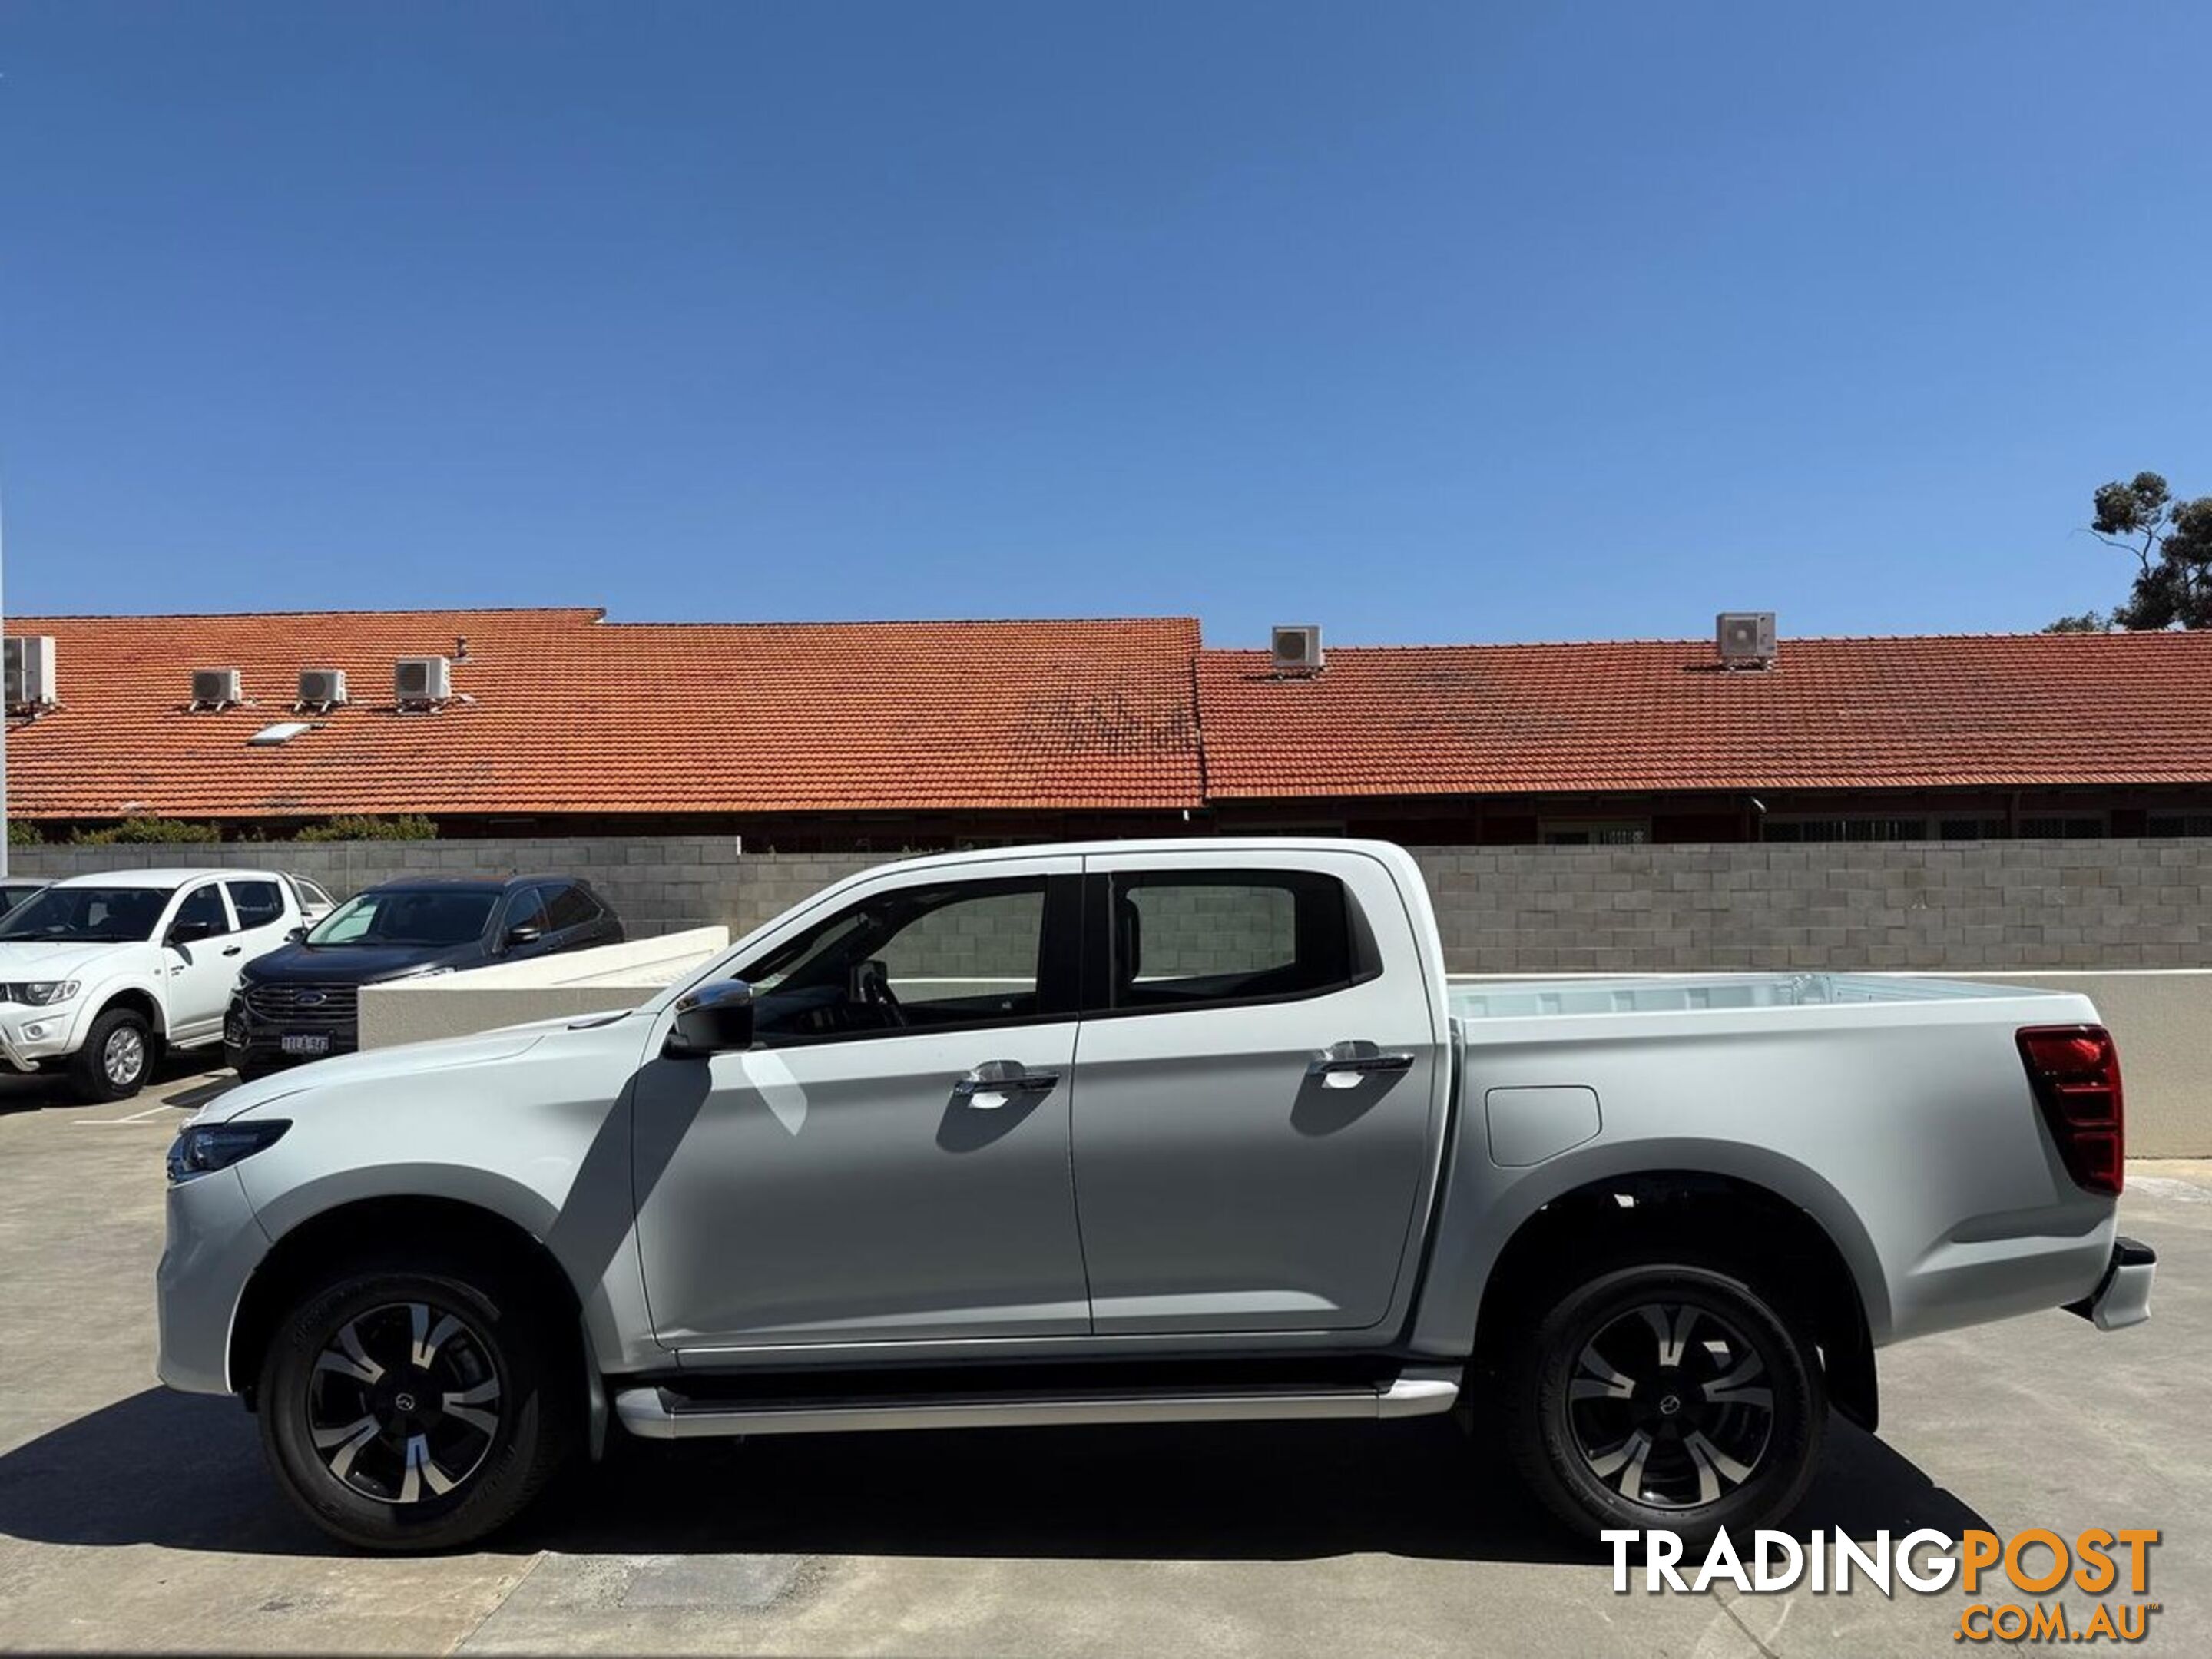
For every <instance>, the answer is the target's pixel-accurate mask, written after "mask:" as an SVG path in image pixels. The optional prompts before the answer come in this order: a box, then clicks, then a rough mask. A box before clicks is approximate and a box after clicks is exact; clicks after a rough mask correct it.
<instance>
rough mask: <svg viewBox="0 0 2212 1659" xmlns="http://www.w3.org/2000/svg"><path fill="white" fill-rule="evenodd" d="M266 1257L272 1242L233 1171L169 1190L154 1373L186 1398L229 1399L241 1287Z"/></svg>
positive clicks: (240, 1384)
mask: <svg viewBox="0 0 2212 1659" xmlns="http://www.w3.org/2000/svg"><path fill="white" fill-rule="evenodd" d="M268 1253H269V1235H268V1234H267V1233H266V1232H265V1231H263V1229H262V1225H261V1224H260V1222H259V1221H258V1220H256V1219H255V1218H254V1214H253V1205H252V1200H249V1199H248V1198H247V1197H246V1183H245V1182H244V1181H243V1180H242V1179H241V1178H240V1176H239V1173H238V1170H236V1168H231V1169H228V1170H212V1171H210V1173H208V1174H206V1175H204V1176H198V1177H197V1178H196V1179H194V1180H191V1181H186V1182H180V1183H179V1184H177V1185H174V1186H172V1187H171V1188H169V1198H168V1238H167V1249H164V1250H163V1251H162V1252H161V1266H160V1267H156V1268H155V1270H154V1312H155V1324H156V1326H157V1327H158V1328H159V1331H160V1339H159V1346H158V1349H157V1353H158V1357H157V1358H156V1359H155V1364H154V1374H155V1376H158V1377H160V1378H161V1381H162V1382H164V1383H167V1384H168V1385H169V1386H170V1387H171V1388H173V1389H183V1390H184V1391H185V1393H187V1394H231V1393H234V1392H236V1391H237V1389H240V1388H244V1387H246V1386H248V1385H249V1384H251V1383H252V1378H251V1377H240V1378H238V1379H237V1380H236V1383H235V1384H234V1382H233V1379H232V1377H231V1376H230V1327H231V1321H232V1320H233V1319H234V1317H235V1316H236V1315H237V1311H238V1304H239V1301H240V1298H241V1297H243V1296H244V1295H245V1294H246V1282H247V1281H248V1280H249V1279H252V1277H253V1270H254V1269H255V1268H256V1267H258V1266H260V1265H261V1261H262V1258H263V1257H264V1256H265V1255H268Z"/></svg>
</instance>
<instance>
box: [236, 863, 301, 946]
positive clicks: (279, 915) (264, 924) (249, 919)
mask: <svg viewBox="0 0 2212 1659" xmlns="http://www.w3.org/2000/svg"><path fill="white" fill-rule="evenodd" d="M223 886H224V887H225V888H226V889H228V891H229V893H230V908H231V911H232V914H233V915H235V916H236V917H237V919H238V938H237V939H236V941H235V943H236V944H237V945H238V946H239V951H238V956H237V958H236V961H237V963H239V964H240V965H243V964H244V963H249V962H251V961H252V960H253V959H254V957H259V956H266V955H267V954H268V953H269V952H270V951H274V950H276V948H277V947H278V946H279V945H283V944H284V943H285V941H286V939H288V938H289V935H290V933H291V932H292V929H293V928H294V927H297V926H298V925H299V921H298V916H297V915H296V913H295V909H294V907H293V906H292V905H291V904H289V903H288V902H286V900H285V894H284V889H283V885H282V884H280V883H279V882H278V881H277V879H276V878H275V877H274V876H231V877H228V878H226V879H225V880H224V882H223Z"/></svg>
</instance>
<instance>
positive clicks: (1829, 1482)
mask: <svg viewBox="0 0 2212 1659" xmlns="http://www.w3.org/2000/svg"><path fill="white" fill-rule="evenodd" d="M614 1438H615V1444H614V1446H613V1447H612V1448H611V1457H610V1460H609V1462H607V1463H605V1464H604V1465H601V1466H600V1467H599V1468H590V1469H582V1470H579V1471H577V1472H576V1474H575V1475H574V1478H573V1479H571V1480H568V1481H567V1482H566V1483H564V1485H563V1486H562V1487H561V1488H559V1489H556V1492H554V1493H553V1494H552V1495H551V1496H550V1501H549V1502H548V1503H547V1504H545V1505H544V1507H543V1508H542V1509H541V1510H538V1511H537V1512H535V1513H534V1514H533V1515H532V1516H526V1517H525V1518H524V1521H523V1522H522V1524H521V1525H520V1527H518V1528H514V1529H512V1530H511V1531H510V1532H508V1533H507V1534H504V1535H502V1536H501V1537H500V1538H498V1539H496V1540H495V1541H493V1542H492V1543H491V1544H490V1545H489V1548H490V1549H491V1550H493V1551H495V1552H500V1553H508V1552H513V1553H528V1552H533V1551H536V1550H540V1549H557V1550H562V1551H565V1552H568V1553H605V1554H609V1555H637V1554H641V1553H657V1554H678V1555H684V1554H696V1553H712V1554H726V1553H775V1554H793V1553H800V1554H816V1555H886V1556H945V1557H964V1556H979V1557H998V1558H1006V1557H1030V1558H1039V1559H1048V1558H1053V1557H1071V1558H1084V1559H1136V1560H1176V1559H1193V1560H1215V1559H1220V1560H1295V1559H1314V1558H1321V1557H1327V1556H1334V1555H1340V1554H1346V1553H1360V1552H1383V1553H1392V1554H1397V1555H1404V1556H1409V1557H1417V1558H1424V1559H1447V1560H1465V1561H1555V1562H1577V1561H1590V1562H1596V1561H1598V1560H1600V1559H1602V1558H1601V1556H1600V1555H1599V1554H1598V1553H1597V1552H1596V1551H1595V1549H1594V1548H1584V1547H1580V1546H1578V1545H1577V1543H1576V1542H1575V1541H1573V1540H1572V1539H1571V1538H1568V1537H1566V1536H1565V1534H1561V1533H1560V1532H1559V1530H1558V1528H1556V1527H1555V1526H1553V1523H1552V1522H1550V1521H1549V1520H1548V1519H1547V1517H1546V1516H1544V1514H1543V1513H1542V1512H1541V1510H1538V1508H1537V1507H1536V1505H1535V1504H1534V1502H1533V1501H1532V1500H1531V1499H1530V1498H1528V1496H1527V1495H1526V1494H1525V1493H1524V1492H1522V1489H1521V1487H1520V1486H1519V1484H1518V1482H1517V1481H1516V1480H1515V1479H1514V1478H1513V1475H1512V1474H1511V1472H1510V1470H1509V1469H1508V1468H1506V1466H1505V1463H1504V1459H1503V1457H1502V1456H1501V1455H1499V1454H1498V1452H1497V1451H1496V1450H1495V1449H1492V1447H1490V1446H1489V1445H1487V1444H1486V1443H1483V1442H1481V1441H1480V1440H1478V1441H1475V1442H1474V1443H1468V1441H1467V1439H1466V1438H1465V1437H1464V1436H1463V1435H1462V1433H1461V1431H1460V1430H1459V1429H1458V1428H1457V1427H1456V1426H1455V1425H1454V1424H1453V1423H1452V1422H1451V1421H1450V1420H1449V1419H1427V1420H1423V1421H1418V1422H1410V1423H1397V1424H1310V1425H1284V1424H1248V1425H1193V1426H1172V1427H1160V1428H1102V1429H1006V1430H975V1431H968V1432H965V1433H957V1434H954V1433H915V1434H851V1435H799V1436H793V1437H770V1438H764V1439H758V1440H754V1441H750V1442H747V1443H704V1444H702V1443H693V1444H691V1445H690V1446H686V1447H681V1448H677V1447H667V1446H660V1445H648V1444H647V1443H642V1442H635V1441H627V1440H625V1439H624V1437H623V1436H622V1435H621V1434H620V1432H619V1431H617V1434H616V1435H615V1437H614ZM1828 1446H1829V1451H1828V1458H1827V1462H1826V1465H1825V1466H1824V1468H1823V1469H1822V1472H1821V1474H1820V1478H1819V1479H1818V1480H1816V1481H1815V1482H1814V1487H1813V1490H1812V1492H1811V1493H1810V1494H1809V1495H1808V1498H1807V1499H1806V1501H1805V1503H1804V1504H1803V1505H1802V1507H1801V1508H1800V1509H1799V1510H1798V1512H1797V1514H1796V1516H1794V1517H1792V1518H1791V1520H1790V1522H1789V1523H1788V1524H1789V1529H1790V1530H1791V1531H1792V1532H1794V1533H1796V1534H1797V1535H1798V1536H1799V1537H1801V1538H1805V1537H1808V1536H1809V1534H1810V1531H1811V1529H1812V1528H1842V1529H1844V1531H1847V1532H1849V1533H1851V1534H1854V1535H1855V1536H1857V1537H1860V1538H1869V1537H1871V1536H1872V1535H1873V1534H1874V1532H1875V1530H1876V1529H1877V1528H1883V1527H1887V1528H1889V1529H1890V1530H1891V1532H1892V1534H1902V1533H1904V1532H1905V1531H1909V1530H1911V1528H1916V1527H1934V1528H1938V1529H1940V1530H1942V1531H1944V1532H1946V1533H1949V1534H1953V1535H1954V1536H1955V1535H1956V1534H1958V1533H1959V1532H1960V1531H1961V1530H1963V1529H1965V1528H1969V1527H1986V1526H1987V1524H1988V1523H1987V1522H1984V1520H1983V1519H1982V1518H1981V1516H1978V1514H1977V1513H1976V1512H1975V1511H1974V1510H1973V1508H1972V1506H1971V1505H1969V1504H1966V1503H1964V1502H1962V1501H1961V1500H1960V1499H1959V1498H1956V1497H1954V1495H1953V1494H1951V1493H1950V1492H1946V1491H1944V1490H1943V1489H1942V1487H1940V1486H1936V1485H1935V1484H1934V1483H1933V1482H1932V1481H1931V1480H1929V1477H1928V1476H1927V1475H1926V1474H1923V1473H1922V1472H1921V1471H1920V1470H1919V1469H1918V1468H1916V1467H1915V1466H1914V1465H1913V1464H1911V1463H1910V1462H1906V1461H1905V1459H1904V1458H1903V1457H1901V1456H1899V1455H1898V1454H1897V1453H1895V1452H1894V1451H1892V1450H1891V1449H1889V1448H1888V1447H1887V1446H1885V1445H1883V1444H1882V1443H1881V1442H1880V1441H1878V1440H1875V1439H1874V1438H1872V1437H1869V1436H1868V1435H1866V1434H1863V1433H1862V1432H1860V1431H1858V1430H1857V1429H1854V1428H1852V1427H1850V1425H1847V1424H1845V1423H1844V1422H1842V1421H1841V1420H1840V1419H1838V1420H1837V1421H1836V1422H1835V1423H1834V1424H1833V1425H1832V1429H1831V1432H1830V1435H1829V1439H1828ZM733 1494H742V1498H737V1499H733V1497H732V1495H733ZM0 1535H5V1536H9V1537H14V1538H20V1539H24V1540H27V1541H38V1542H42V1543H51V1544H64V1545H93V1546H106V1545H124V1544H152V1545H156V1546H160V1547H164V1548H169V1549H182V1550H193V1551H206V1552H212V1553H222V1554H235V1555H272V1556H274V1555H320V1556H342V1555H345V1554H347V1553H349V1552H348V1551H346V1550H345V1549H344V1548H343V1547H342V1546H339V1545H337V1544H335V1543H333V1542H331V1541H330V1540H328V1539H326V1538H325V1537H324V1536H323V1534H320V1533H319V1532H317V1531H315V1530H314V1529H313V1528H311V1527H310V1526H309V1525H308V1524H307V1522H305V1521H303V1520H301V1519H300V1518H299V1517H297V1516H295V1514H294V1513H293V1511H292V1510H291V1508H290V1506H289V1504H286V1503H285V1501H284V1500H283V1498H282V1497H281V1496H279V1494H278V1493H277V1491H276V1486H275V1485H274V1483H273V1482H272V1481H271V1480H270V1475H269V1474H268V1472H267V1469H266V1468H265V1467H264V1464H263V1462H262V1459H261V1449H260V1446H259V1444H258V1434H257V1432H256V1430H255V1426H254V1420H253V1419H252V1418H251V1417H249V1416H248V1415H246V1413H244V1412H242V1411H240V1409H239V1408H238V1407H236V1406H235V1405H234V1404H232V1403H230V1402H228V1401H220V1400H212V1399H203V1398H196V1397H191V1396H187V1395H178V1394H172V1393H169V1392H168V1391H167V1390H165V1389H148V1390H146V1391H145V1392H144V1393H143V1394H138V1395H132V1396H131V1397H130V1398H129V1399H127V1400H123V1401H118V1402H117V1403H115V1404H114V1405H112V1406H108V1407H105V1408H103V1409H101V1410H100V1411H96V1412H94V1413H90V1414H88V1415H87V1416H85V1417H82V1418H79V1419H76V1420H75V1421H74V1422H71V1423H68V1424H65V1425H63V1426H62V1427H60V1428H58V1429H54V1430H52V1431H50V1432H48V1433H46V1434H44V1435H41V1436H40V1437H37V1438H36V1439H33V1440H32V1441H30V1442H28V1443H26V1444H24V1445H21V1446H19V1447H17V1448H16V1449H14V1450H13V1451H10V1452H9V1453H7V1454H5V1455H0Z"/></svg>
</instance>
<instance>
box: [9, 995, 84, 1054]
mask: <svg viewBox="0 0 2212 1659" xmlns="http://www.w3.org/2000/svg"><path fill="white" fill-rule="evenodd" d="M81 1013H82V1008H81V1007H80V1006H79V1005H78V1003H77V1002H76V1000H74V999H72V1000H70V1001H68V1002H61V1003H56V1004H54V1005H53V1006H51V1007H46V1008H34V1007H32V1006H29V1005H27V1004H25V1003H19V1002H9V1003H0V1060H6V1061H7V1062H8V1064H9V1065H10V1066H14V1067H15V1069H16V1070H17V1071H19V1072H36V1071H40V1070H41V1069H43V1066H42V1062H44V1061H47V1060H59V1059H62V1058H63V1057H64V1056H65V1055H68V1054H74V1053H75V1052H76V1046H77V1029H76V1028H77V1021H78V1018H79V1016H80V1014H81Z"/></svg>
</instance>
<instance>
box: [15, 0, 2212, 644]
mask: <svg viewBox="0 0 2212 1659" xmlns="http://www.w3.org/2000/svg"><path fill="white" fill-rule="evenodd" d="M2208 55H2212V7H2204V6H2202V5H2191V4H2170V5H2164V6H2155V5H2133V4H2131V5H2129V6H2127V7H2124V8H2110V7H2090V6H2079V5H2058V4H1998V3H1978V4H1966V3H1957V4H1943V5H1928V4H1925V3H1917V4H1912V5H1899V6H1889V5H1876V4H1870V3H1858V4H1852V5H1848V6H1828V7H1824V8H1819V9H1814V8H1809V7H1802V6H1775V5H1771V4H1746V5H1735V6H1718V5H1704V4H1674V5H1653V4H1650V3H1636V4H1625V5H1604V6H1600V5H1594V4H1593V5H1577V6H1565V7H1536V6H1528V5H1522V6H1515V7H1512V8H1502V7H1486V6H1479V5H1473V4H1448V5H1434V6H1428V5H1419V6H1411V5H1382V4H1363V5H1352V4H1348V3H1347V4H1336V5H1315V4H1301V3H1268V4H1249V5H1248V4H1227V3H1188V0H1186V3H1176V4H1163V5H1149V4H1132V3H1115V4H1113V5H1095V6H1082V7H1076V6H1070V5H1064V4H1048V5H1038V4H1012V3H1009V4H1003V5H975V4H941V3H928V4H921V3H900V4H884V5H861V4H806V5H799V4H795V3H794V4H788V5H782V6H777V7H768V6H762V5H745V4H737V3H727V4H720V3H718V4H703V3H702V4H660V5H640V4H620V5H617V4H614V3H606V4H599V5H592V6H583V5H573V4H548V3H530V4H520V3H488V0H471V3H467V4H460V5H456V4H420V3H395V0H377V3H374V4H316V5H308V6H302V5H296V4H289V3H287V4H244V3H235V0H231V3H223V4H220V5H218V4H212V3H210V4H200V5H191V6H179V5H167V4H160V5H156V4H140V5H116V4H109V3H100V0H70V3H66V4H64V3H27V0H10V3H8V4H6V5H4V6H0V488H4V491H5V509H6V515H7V517H6V531H7V544H6V556H7V571H6V581H7V593H6V599H7V603H8V606H9V609H10V610H11V611H17V612H22V611H40V610H51V611H164V610H186V611H191V610H237V609H264V608H276V609H298V608H314V607H323V606H392V607H397V606H406V605H462V604H495V605H527V604H568V603H593V604H604V605H607V606H609V607H610V608H611V611H613V612H614V614H615V615H617V617H625V618H684V617H710V618H720V619H744V618H755V617H758V618H770V619H786V618H788V619H806V618H842V617H907V616H1005V615H1124V614H1152V613H1185V612H1188V613H1194V614H1196V615H1198V616H1200V617H1203V619H1204V621H1205V624H1206V633H1207V636H1208V638H1209V639H1210V640H1211V641H1214V642H1216V643H1221V644H1244V643H1258V642H1261V641H1263V640H1264V638H1265V635H1266V629H1267V625H1268V624H1269V623H1273V622H1277V621H1288V620H1299V621H1319V622H1322V623H1324V624H1326V625H1327V627H1328V630H1329V636H1330V637H1331V638H1332V639H1333V640H1334V641H1339V642H1352V641H1474V640H1513V639H1556V638H1583V637H1604V636H1647V637H1648V636H1653V635H1659V636H1668V637H1675V636H1688V635H1698V634H1701V633H1703V632H1704V631H1705V630H1706V629H1708V628H1709V627H1710V624H1711V615H1712V613H1713V612H1714V611H1717V610H1719V609H1723V608H1752V607H1762V608H1763V607H1771V608H1774V609H1777V610H1778V611H1780V612H1781V614H1782V626H1783V629H1784V633H1785V635H1787V634H1793V633H1794V634H1799V635H1804V634H1811V633H1904V632H1920V631H1936V630H1942V631H1949V630H1969V631H1975V630H1985V629H2012V628H2027V627H2034V626H2039V625H2040V624H2041V623H2044V622H2045V621H2047V620H2048V619H2049V618H2050V617H2051V616H2053V615H2056V614H2057V613H2058V612H2060V611H2074V610H2079V609H2081V608H2084V607H2087V606H2089V605H2102V604H2105V603H2108V602H2109V601H2111V600H2112V599H2116V598H2118V597H2119V595H2120V593H2121V592H2122V591H2123V590H2124V586H2125V578H2126V574H2127V571H2126V566H2125V564H2124V562H2123V561H2122V560H2121V559H2120V558H2119V556H2117V555H2112V554H2108V553H2105V552H2103V551H2102V550H2100V549H2099V548H2098V547H2097V546H2096V545H2095V544H2093V542H2091V541H2090V540H2089V539H2088V538H2087V537H2086V536H2083V535H2081V534H2079V533H2075V532H2074V527H2075V526H2079V525H2080V524H2081V522H2082V521H2083V520H2084V519H2085V517H2086V506H2087V497H2088V494H2089V491H2090V489H2092V488H2093V486H2094V485H2095V484H2096V483H2100V482H2101V481H2102V480H2104V479H2105V478H2106V477H2111V476H2113V475H2115V474H2124V473H2132V472H2133V471H2136V470H2137V469H2138V468H2141V467H2154V468H2156V469H2158V470H2160V471H2166V473H2167V474H2168V476H2169V477H2172V479H2173V481H2174V483H2175V484H2176V485H2177V487H2179V488H2180V489H2184V490H2186V491H2188V492H2189V493H2192V494H2195V493H2203V492H2212V442H2208V439H2212V396H2208V392H2207V387H2208V385H2212V374H2208V370H2212V283H2208V280H2207V275H2206V273H2207V270H2208V268H2212V262H2208V258H2207V256H2208V252H2212V246H2208V244H2212V216H2208V215H2207V213H2206V211H2205V207H2206V201H2207V193H2208V191H2207V187H2208V185H2212V143H2208V141H2207V139H2206V136H2205V131H2204V126H2203V116H2202V112H2201V110H2200V109H2199V108H2198V107H2197V100H2196V98H2195V97H2194V95H2193V92H2194V88H2195V86H2196V81H2195V79H2194V78H2192V76H2193V70H2192V68H2191V66H2192V65H2199V64H2203V62H2205V61H2206V60H2207V58H2208Z"/></svg>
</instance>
